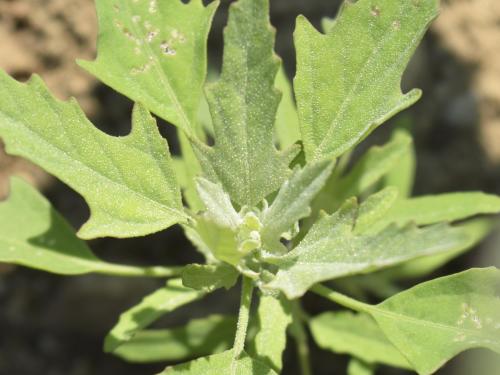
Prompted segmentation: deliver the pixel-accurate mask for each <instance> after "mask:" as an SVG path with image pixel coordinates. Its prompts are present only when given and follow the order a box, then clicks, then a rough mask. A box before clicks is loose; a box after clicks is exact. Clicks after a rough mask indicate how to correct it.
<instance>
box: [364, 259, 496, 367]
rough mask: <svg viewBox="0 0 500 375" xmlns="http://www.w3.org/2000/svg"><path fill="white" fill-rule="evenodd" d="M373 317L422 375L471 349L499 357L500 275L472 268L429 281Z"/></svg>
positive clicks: (375, 309) (375, 308) (381, 307)
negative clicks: (482, 350)
mask: <svg viewBox="0 0 500 375" xmlns="http://www.w3.org/2000/svg"><path fill="white" fill-rule="evenodd" d="M368 312H369V313H370V314H371V315H372V316H373V317H374V318H375V319H376V320H377V323H378V324H379V325H380V328H381V329H382V330H383V332H384V333H385V335H386V336H387V337H388V339H389V340H390V341H391V342H392V343H393V344H394V345H395V346H396V347H397V348H398V349H399V350H400V351H401V353H403V354H404V355H405V357H406V358H407V359H408V361H409V362H410V363H411V364H412V365H413V366H414V368H415V369H416V371H417V372H418V373H419V374H421V375H427V374H432V373H434V372H435V371H436V370H437V369H438V368H439V367H441V366H442V365H443V364H444V363H445V362H446V361H448V360H449V359H451V358H452V357H454V356H455V355H457V354H459V353H461V352H462V351H464V350H467V349H471V348H480V347H481V348H486V349H490V350H492V351H494V352H496V353H500V334H499V333H500V270H498V269H496V268H494V267H491V268H484V269H471V270H468V271H465V272H462V273H458V274H454V275H451V276H447V277H442V278H439V279H435V280H432V281H428V282H425V283H422V284H419V285H417V286H415V287H413V288H411V289H409V290H406V291H404V292H402V293H399V294H397V295H395V296H393V297H391V298H389V299H388V300H386V301H384V302H382V303H381V304H379V305H376V306H373V307H370V308H369V309H368Z"/></svg>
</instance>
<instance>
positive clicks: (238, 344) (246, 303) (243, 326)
mask: <svg viewBox="0 0 500 375" xmlns="http://www.w3.org/2000/svg"><path fill="white" fill-rule="evenodd" d="M252 292H253V282H252V280H251V279H249V278H248V277H246V276H243V282H242V286H241V304H240V311H239V313H238V324H237V326H236V336H235V338H234V345H233V363H232V364H231V374H234V375H236V373H235V371H236V359H238V358H239V357H240V355H241V353H243V349H244V348H245V338H246V336H247V328H248V320H249V318H250V305H251V303H252Z"/></svg>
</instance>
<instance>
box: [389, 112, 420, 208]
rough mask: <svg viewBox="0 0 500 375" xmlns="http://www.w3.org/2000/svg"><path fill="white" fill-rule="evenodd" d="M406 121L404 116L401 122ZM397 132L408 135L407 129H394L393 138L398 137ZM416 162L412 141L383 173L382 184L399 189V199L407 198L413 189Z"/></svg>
mask: <svg viewBox="0 0 500 375" xmlns="http://www.w3.org/2000/svg"><path fill="white" fill-rule="evenodd" d="M405 120H406V121H405ZM403 121H404V122H403ZM408 121H409V120H408V119H406V118H403V119H402V120H401V122H402V123H403V124H405V123H406V122H408ZM399 134H403V135H407V136H410V133H409V132H408V131H407V130H404V129H396V130H395V131H394V133H393V136H392V137H393V139H395V138H397V137H399ZM416 164H417V161H416V155H415V148H414V146H413V143H412V144H411V145H410V147H408V149H407V150H406V152H405V153H404V154H403V155H402V156H401V157H400V158H399V161H398V162H397V163H396V165H395V166H393V168H392V169H391V170H390V171H389V173H387V174H386V175H385V177H384V186H394V187H396V188H398V190H399V198H400V199H404V198H408V197H409V196H410V195H411V192H412V191H413V183H414V181H415V169H416Z"/></svg>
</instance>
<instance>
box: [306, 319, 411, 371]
mask: <svg viewBox="0 0 500 375" xmlns="http://www.w3.org/2000/svg"><path fill="white" fill-rule="evenodd" d="M309 324H310V327H311V333H312V335H313V338H314V340H315V341H316V343H317V344H318V345H319V346H320V347H321V348H323V349H328V350H331V351H332V352H335V353H339V354H349V355H352V356H353V357H356V358H358V359H360V360H362V361H363V362H365V363H368V364H384V365H389V366H394V367H399V368H404V369H411V366H410V365H409V364H408V361H407V360H406V359H405V358H404V357H403V355H402V354H401V353H400V352H399V351H398V350H397V349H396V348H395V347H394V345H392V343H391V342H390V341H389V340H388V339H387V338H386V337H385V335H384V333H383V332H382V330H381V329H380V328H379V327H378V325H377V323H376V322H375V321H374V320H373V319H372V318H371V317H370V316H369V315H366V314H353V313H351V312H345V311H344V312H337V313H333V312H327V313H323V314H321V315H319V316H316V317H314V318H313V319H311V321H310V323H309Z"/></svg>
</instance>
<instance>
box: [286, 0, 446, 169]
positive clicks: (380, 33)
mask: <svg viewBox="0 0 500 375" xmlns="http://www.w3.org/2000/svg"><path fill="white" fill-rule="evenodd" d="M437 3H438V2H437V0H419V1H396V2H395V1H393V0H360V1H356V2H351V1H346V2H345V3H344V5H343V6H342V9H341V11H340V14H339V15H338V16H337V19H336V21H335V23H334V24H333V25H332V26H331V27H329V30H328V33H327V34H326V35H323V34H321V33H320V32H318V31H317V30H316V29H314V27H313V26H312V25H311V24H310V23H309V22H308V21H307V20H306V19H305V18H304V17H302V16H300V17H299V18H298V19H297V29H296V31H295V47H296V49H297V76H296V77H295V81H294V84H295V94H296V97H297V103H298V109H299V118H300V126H301V133H302V138H303V141H304V148H305V153H306V157H307V159H308V160H314V159H322V158H335V157H337V156H340V155H341V154H343V153H344V152H345V151H347V150H348V149H350V148H351V147H352V146H354V145H356V144H357V143H358V142H359V141H361V140H362V139H363V138H365V137H366V136H367V135H368V134H369V133H370V132H371V131H372V130H373V129H375V128H376V127H377V126H379V125H380V124H382V123H383V122H384V121H385V120H387V119H388V118H390V117H391V116H393V115H394V114H396V113H397V112H399V111H401V110H403V109H405V108H407V107H409V106H410V105H412V104H413V103H415V101H417V100H418V98H419V97H420V91H418V90H413V91H411V92H409V93H408V94H405V95H403V94H402V93H401V88H400V82H401V76H402V74H403V72H404V70H405V68H406V65H407V63H408V60H409V59H410V57H411V55H412V54H413V51H414V50H415V48H416V47H417V44H418V42H419V41H420V39H421V38H422V36H423V34H424V32H425V30H426V29H427V25H428V24H429V23H430V22H431V20H432V19H433V18H434V17H435V16H436V15H437V11H438V4H437Z"/></svg>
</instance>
